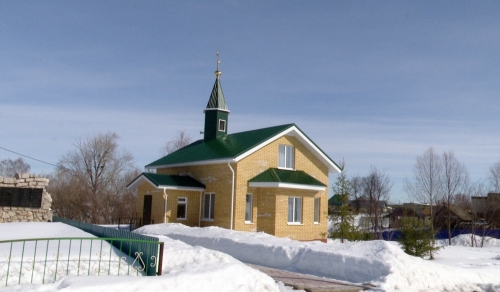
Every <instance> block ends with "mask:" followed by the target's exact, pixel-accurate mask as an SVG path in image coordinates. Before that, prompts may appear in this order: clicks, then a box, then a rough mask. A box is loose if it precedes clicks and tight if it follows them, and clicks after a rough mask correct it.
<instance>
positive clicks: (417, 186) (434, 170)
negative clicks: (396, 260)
mask: <svg viewBox="0 0 500 292" xmlns="http://www.w3.org/2000/svg"><path fill="white" fill-rule="evenodd" d="M442 169H443V165H442V163H441V159H440V157H439V155H438V154H437V153H436V152H435V151H434V149H433V148H432V147H430V148H429V149H427V150H426V151H425V152H424V154H423V155H422V156H417V161H416V163H415V166H414V167H413V175H414V176H415V181H414V182H411V181H409V180H408V179H406V181H405V189H406V192H407V193H408V195H409V196H410V197H411V198H414V199H415V200H417V201H418V202H420V203H421V204H429V208H430V209H429V211H430V217H431V218H430V219H431V224H430V228H431V233H432V234H434V224H433V222H434V204H435V203H436V201H437V199H439V196H440V193H441V173H442ZM433 244H434V240H433ZM430 257H431V259H432V258H433V255H432V253H431V254H430Z"/></svg>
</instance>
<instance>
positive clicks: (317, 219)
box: [314, 197, 321, 224]
mask: <svg viewBox="0 0 500 292" xmlns="http://www.w3.org/2000/svg"><path fill="white" fill-rule="evenodd" d="M320 210H321V198H318V197H317V198H314V224H319V223H320Z"/></svg>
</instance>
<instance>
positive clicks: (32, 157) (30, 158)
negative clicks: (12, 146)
mask: <svg viewBox="0 0 500 292" xmlns="http://www.w3.org/2000/svg"><path fill="white" fill-rule="evenodd" d="M0 149H3V150H5V151H8V152H12V153H14V154H17V155H21V156H23V157H26V158H29V159H33V160H36V161H38V162H41V163H45V164H48V165H52V166H55V167H59V166H58V165H55V164H52V163H49V162H45V161H42V160H40V159H36V158H33V157H30V156H28V155H24V154H21V153H17V152H15V151H12V150H9V149H6V148H3V147H0Z"/></svg>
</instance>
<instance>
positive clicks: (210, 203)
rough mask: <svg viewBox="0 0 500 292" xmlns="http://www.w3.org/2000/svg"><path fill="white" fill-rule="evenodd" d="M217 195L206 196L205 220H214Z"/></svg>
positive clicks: (204, 206)
mask: <svg viewBox="0 0 500 292" xmlns="http://www.w3.org/2000/svg"><path fill="white" fill-rule="evenodd" d="M214 206H215V194H205V202H204V205H203V219H206V220H214Z"/></svg>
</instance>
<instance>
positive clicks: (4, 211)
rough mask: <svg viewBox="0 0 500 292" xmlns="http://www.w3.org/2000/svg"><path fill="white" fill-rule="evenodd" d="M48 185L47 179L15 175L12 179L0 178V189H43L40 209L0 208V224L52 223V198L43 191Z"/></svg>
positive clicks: (27, 174) (26, 174) (28, 175)
mask: <svg viewBox="0 0 500 292" xmlns="http://www.w3.org/2000/svg"><path fill="white" fill-rule="evenodd" d="M48 185H49V180H48V179H47V178H43V177H39V176H36V175H30V174H29V173H25V174H19V173H16V176H15V177H14V178H10V177H1V176H0V187H11V188H13V187H16V188H36V189H43V194H42V207H41V208H23V207H4V206H0V223H4V222H47V221H52V211H51V209H50V207H51V206H52V198H51V197H50V194H49V193H48V192H47V191H46V190H45V187H47V186H48Z"/></svg>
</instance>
